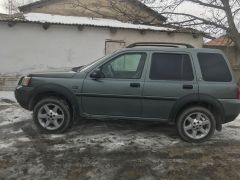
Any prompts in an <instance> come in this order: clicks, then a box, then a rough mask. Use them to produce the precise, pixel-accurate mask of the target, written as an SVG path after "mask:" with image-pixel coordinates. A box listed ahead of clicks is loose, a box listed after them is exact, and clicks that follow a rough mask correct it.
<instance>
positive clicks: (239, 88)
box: [237, 87, 240, 100]
mask: <svg viewBox="0 0 240 180" xmlns="http://www.w3.org/2000/svg"><path fill="white" fill-rule="evenodd" d="M237 99H239V100H240V87H238V88H237Z"/></svg>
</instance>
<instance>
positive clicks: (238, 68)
mask: <svg viewBox="0 0 240 180" xmlns="http://www.w3.org/2000/svg"><path fill="white" fill-rule="evenodd" d="M204 47H205V48H216V49H220V50H222V51H223V52H224V53H225V54H226V56H227V58H228V60H229V62H230V64H231V66H232V68H233V71H234V73H235V77H236V79H237V80H238V81H239V80H240V51H239V50H238V49H237V47H236V45H235V43H234V42H233V41H232V40H231V39H230V38H228V37H226V36H221V37H219V38H216V39H213V40H211V41H209V42H207V43H205V44H204Z"/></svg>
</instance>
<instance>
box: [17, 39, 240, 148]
mask: <svg viewBox="0 0 240 180" xmlns="http://www.w3.org/2000/svg"><path fill="white" fill-rule="evenodd" d="M15 96H16V99H17V100H18V102H19V104H20V105H21V106H22V107H23V108H25V109H28V110H30V111H33V120H34V122H35V124H36V125H37V127H38V128H39V129H40V130H41V131H43V132H47V133H62V132H65V131H66V130H67V129H68V128H69V127H71V125H72V124H73V122H74V121H76V120H78V119H83V118H85V119H86V118H87V119H129V120H146V121H161V122H167V123H170V124H176V127H177V130H178V132H179V135H180V136H181V138H182V139H183V140H185V141H188V142H193V143H198V142H203V141H206V140H207V139H209V138H210V137H211V136H212V135H213V134H214V132H215V130H218V131H220V130H221V129H222V124H224V123H227V122H230V121H233V120H234V119H236V117H237V116H238V114H239V112H240V106H239V104H240V100H239V97H240V94H239V89H238V86H237V83H236V82H235V80H234V78H233V73H232V71H231V68H230V65H229V62H228V61H227V59H226V57H225V55H224V54H223V53H222V52H221V51H220V50H215V49H197V48H193V47H192V46H190V45H187V44H174V43H135V44H132V45H130V46H128V47H127V48H125V49H122V50H120V51H117V52H115V53H114V54H112V55H108V56H105V57H103V58H101V59H99V60H97V61H95V62H93V63H91V64H89V65H86V66H81V67H77V68H73V69H72V70H70V71H66V72H49V73H35V74H30V75H28V76H26V77H22V78H21V79H20V81H19V83H18V86H17V87H16V90H15Z"/></svg>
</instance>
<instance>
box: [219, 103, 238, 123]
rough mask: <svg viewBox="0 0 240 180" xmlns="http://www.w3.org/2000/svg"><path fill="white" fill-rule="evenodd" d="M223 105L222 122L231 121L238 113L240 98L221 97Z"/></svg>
mask: <svg viewBox="0 0 240 180" xmlns="http://www.w3.org/2000/svg"><path fill="white" fill-rule="evenodd" d="M220 102H221V104H222V105H223V108H224V112H225V117H224V119H223V122H222V124H225V123H228V122H231V121H233V120H235V119H236V117H237V116H238V115H239V113H240V100H238V99H221V100H220Z"/></svg>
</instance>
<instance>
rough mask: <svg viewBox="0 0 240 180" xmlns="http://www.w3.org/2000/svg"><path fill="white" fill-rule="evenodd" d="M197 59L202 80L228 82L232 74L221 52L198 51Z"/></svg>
mask: <svg viewBox="0 0 240 180" xmlns="http://www.w3.org/2000/svg"><path fill="white" fill-rule="evenodd" d="M197 56H198V61H199V65H200V68H201V72H202V77H203V80H204V81H212V82H230V81H232V75H231V73H230V70H229V68H228V65H227V62H226V61H225V59H224V57H223V56H222V55H221V54H217V53H198V55H197Z"/></svg>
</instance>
